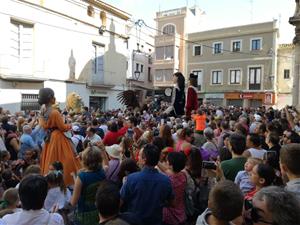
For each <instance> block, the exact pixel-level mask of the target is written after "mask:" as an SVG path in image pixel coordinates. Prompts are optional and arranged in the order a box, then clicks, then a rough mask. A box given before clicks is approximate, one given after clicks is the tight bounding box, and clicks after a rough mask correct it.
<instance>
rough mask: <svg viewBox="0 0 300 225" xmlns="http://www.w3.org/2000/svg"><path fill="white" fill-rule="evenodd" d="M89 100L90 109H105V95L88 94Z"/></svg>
mask: <svg viewBox="0 0 300 225" xmlns="http://www.w3.org/2000/svg"><path fill="white" fill-rule="evenodd" d="M89 100H90V101H89V103H90V104H89V105H90V108H91V110H94V111H96V110H97V109H99V110H100V111H105V110H106V102H107V97H98V96H90V98H89Z"/></svg>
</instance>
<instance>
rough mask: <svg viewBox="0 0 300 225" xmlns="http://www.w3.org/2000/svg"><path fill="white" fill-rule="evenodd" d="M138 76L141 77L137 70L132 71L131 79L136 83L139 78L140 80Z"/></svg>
mask: <svg viewBox="0 0 300 225" xmlns="http://www.w3.org/2000/svg"><path fill="white" fill-rule="evenodd" d="M140 75H141V72H140V71H138V70H136V71H134V77H133V78H134V79H135V80H136V81H138V80H139V78H140Z"/></svg>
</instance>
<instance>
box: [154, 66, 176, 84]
mask: <svg viewBox="0 0 300 225" xmlns="http://www.w3.org/2000/svg"><path fill="white" fill-rule="evenodd" d="M172 77H173V70H172V69H159V70H155V81H158V82H163V81H172Z"/></svg>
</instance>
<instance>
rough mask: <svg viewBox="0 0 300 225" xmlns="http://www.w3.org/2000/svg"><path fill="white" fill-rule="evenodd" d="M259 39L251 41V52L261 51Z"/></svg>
mask: <svg viewBox="0 0 300 225" xmlns="http://www.w3.org/2000/svg"><path fill="white" fill-rule="evenodd" d="M261 42H262V40H261V38H256V39H252V40H251V50H252V51H254V50H261V46H262V45H261Z"/></svg>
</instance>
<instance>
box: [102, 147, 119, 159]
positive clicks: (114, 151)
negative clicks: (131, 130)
mask: <svg viewBox="0 0 300 225" xmlns="http://www.w3.org/2000/svg"><path fill="white" fill-rule="evenodd" d="M105 151H106V152H107V154H108V155H109V156H111V157H112V158H115V159H121V147H120V145H117V144H114V145H111V146H106V147H105Z"/></svg>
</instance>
